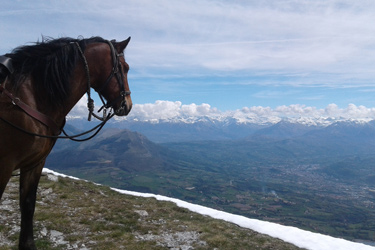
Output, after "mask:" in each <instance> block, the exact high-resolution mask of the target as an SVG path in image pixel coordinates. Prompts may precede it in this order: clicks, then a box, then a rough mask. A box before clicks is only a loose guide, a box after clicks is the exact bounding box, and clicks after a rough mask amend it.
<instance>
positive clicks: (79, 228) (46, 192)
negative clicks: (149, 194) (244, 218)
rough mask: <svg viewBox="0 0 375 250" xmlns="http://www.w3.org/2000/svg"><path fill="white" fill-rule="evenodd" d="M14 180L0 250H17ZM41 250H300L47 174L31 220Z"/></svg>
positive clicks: (2, 207)
mask: <svg viewBox="0 0 375 250" xmlns="http://www.w3.org/2000/svg"><path fill="white" fill-rule="evenodd" d="M17 193H18V178H17V177H13V178H12V180H11V182H10V183H9V184H8V187H7V189H6V191H5V193H4V195H3V198H2V200H1V201H0V250H3V249H17V247H16V246H17V241H18V234H19V225H20V214H19V208H18V194H17ZM34 221H35V222H34V224H35V225H34V231H35V239H36V245H37V247H38V248H39V249H82V250H84V249H175V250H177V249H184V250H188V249H298V248H297V247H295V246H293V245H291V244H288V243H285V242H283V241H281V240H278V239H274V238H271V237H269V236H266V235H261V234H259V233H257V232H254V231H251V230H248V229H243V228H239V227H238V226H236V225H233V224H231V223H227V222H224V221H220V220H215V219H212V218H209V217H206V216H202V215H199V214H196V213H193V212H190V211H188V210H186V209H183V208H179V207H177V206H176V205H175V204H173V203H170V202H161V201H157V200H156V199H153V198H141V197H132V196H127V195H123V194H119V193H116V192H114V191H112V190H110V189H109V188H107V187H103V186H98V185H95V184H92V183H88V182H84V181H76V180H71V179H67V178H61V177H56V176H54V175H46V176H43V177H42V179H41V183H40V185H39V188H38V200H37V207H36V213H35V220H34Z"/></svg>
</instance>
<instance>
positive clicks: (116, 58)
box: [76, 40, 131, 121]
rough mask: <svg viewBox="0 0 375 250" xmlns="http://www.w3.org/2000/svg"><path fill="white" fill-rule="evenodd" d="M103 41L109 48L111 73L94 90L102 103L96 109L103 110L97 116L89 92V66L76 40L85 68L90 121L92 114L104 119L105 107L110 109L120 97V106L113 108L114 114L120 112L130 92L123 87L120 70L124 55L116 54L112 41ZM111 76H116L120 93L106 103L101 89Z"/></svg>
mask: <svg viewBox="0 0 375 250" xmlns="http://www.w3.org/2000/svg"><path fill="white" fill-rule="evenodd" d="M105 42H106V43H107V44H108V45H109V47H110V49H111V57H112V65H113V68H112V70H111V74H110V75H109V76H108V78H107V80H106V81H105V83H104V84H103V85H102V86H101V87H100V88H99V89H96V92H97V93H98V94H99V97H100V100H101V101H102V103H103V106H102V107H101V108H100V109H99V110H98V112H101V111H102V110H103V117H100V116H98V115H96V114H95V113H94V100H93V99H92V98H91V92H90V91H91V82H90V71H89V67H88V64H87V60H86V57H85V55H84V53H83V51H82V49H81V47H80V46H79V44H78V43H77V42H76V45H77V48H78V50H79V52H80V54H81V57H82V59H83V62H84V65H85V70H86V77H87V85H88V87H87V107H88V110H89V116H88V120H89V121H91V116H94V117H95V118H97V119H98V120H101V121H104V120H105V119H106V117H107V109H108V108H111V109H112V108H113V105H114V104H115V103H117V102H118V101H119V100H120V99H121V104H120V106H119V107H118V108H117V109H116V110H114V114H120V113H121V112H122V111H123V110H124V109H126V98H125V97H126V96H128V95H130V94H131V92H130V91H129V90H126V89H125V83H124V73H123V70H122V64H121V62H120V57H121V56H124V53H120V54H118V53H117V52H116V50H115V48H114V46H113V44H112V41H108V40H106V41H105ZM113 77H116V80H117V83H118V84H119V87H120V95H119V96H118V97H117V98H115V99H114V100H112V101H110V102H109V101H107V103H106V102H105V100H104V97H103V94H102V91H103V90H104V89H105V88H106V87H107V86H108V84H109V83H110V82H111V80H112V78H113ZM110 113H111V112H110Z"/></svg>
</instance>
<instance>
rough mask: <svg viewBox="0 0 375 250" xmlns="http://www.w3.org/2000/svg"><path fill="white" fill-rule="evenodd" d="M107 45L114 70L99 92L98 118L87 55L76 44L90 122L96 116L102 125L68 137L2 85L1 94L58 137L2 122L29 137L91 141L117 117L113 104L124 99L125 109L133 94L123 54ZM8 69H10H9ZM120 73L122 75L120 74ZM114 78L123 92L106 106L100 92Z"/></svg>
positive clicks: (9, 61)
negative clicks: (127, 88)
mask: <svg viewBox="0 0 375 250" xmlns="http://www.w3.org/2000/svg"><path fill="white" fill-rule="evenodd" d="M106 43H107V44H108V45H109V46H110V49H111V56H112V61H113V68H112V71H111V74H110V76H109V77H108V78H107V80H106V82H105V84H104V86H102V87H101V88H100V90H98V91H97V92H98V94H99V96H100V99H101V100H102V102H103V106H102V107H101V108H100V109H99V110H98V112H100V111H101V110H102V109H103V117H100V116H98V115H96V114H95V113H94V100H93V99H92V98H91V92H90V91H91V81H90V71H89V66H88V63H87V60H86V57H85V55H84V53H83V51H82V49H81V47H80V45H79V44H78V43H77V42H75V44H76V46H77V48H78V51H79V52H80V55H81V57H82V60H83V63H84V67H85V71H86V78H87V91H86V93H87V96H88V101H87V107H88V111H89V116H88V121H91V117H92V116H94V117H95V118H97V119H98V120H100V121H101V123H100V124H98V125H97V126H95V127H94V128H92V129H90V130H88V131H86V132H83V133H80V134H76V135H72V136H70V135H68V134H67V133H66V132H65V130H64V129H63V128H59V127H58V126H57V125H56V123H55V122H54V121H53V120H52V119H51V118H50V117H48V116H46V115H44V114H42V113H40V112H39V111H37V110H35V109H33V108H31V107H30V106H29V105H27V104H26V103H24V102H23V101H21V100H20V99H19V98H18V97H15V96H14V95H13V94H12V93H10V92H9V91H8V90H6V89H5V88H4V87H3V86H2V85H1V84H0V93H4V94H5V95H6V96H7V97H8V98H9V99H10V100H11V102H12V104H13V105H16V106H18V107H20V108H21V109H22V110H23V111H24V112H25V113H26V114H28V115H29V116H31V117H33V118H34V119H36V120H38V121H39V122H41V123H43V124H44V125H46V126H47V127H50V128H51V129H52V130H53V133H54V134H57V135H42V134H36V133H33V132H30V131H27V130H25V129H23V128H21V127H19V126H17V125H15V124H13V123H11V122H9V121H8V120H5V119H4V118H2V117H0V120H2V121H4V122H5V123H7V124H9V125H10V126H12V127H14V128H16V129H18V130H20V131H22V132H24V133H26V134H28V135H31V136H37V137H42V138H51V139H70V140H73V141H77V142H82V141H87V140H90V139H92V138H93V137H95V136H96V135H97V134H98V133H99V132H100V131H101V129H102V128H103V127H104V125H105V124H106V123H107V122H108V121H109V120H110V119H111V118H112V117H113V116H115V113H116V111H114V113H112V105H113V103H115V102H116V101H117V100H118V99H119V98H123V100H124V101H122V102H121V105H120V108H119V109H118V110H121V109H124V107H125V105H126V100H125V98H124V97H125V96H126V95H130V93H131V92H130V91H125V87H124V82H123V77H124V76H123V73H122V70H121V62H120V60H119V56H121V55H122V54H117V53H115V49H114V47H113V44H112V42H110V41H106ZM4 58H5V57H4V56H2V57H1V59H4ZM2 61H3V60H2ZM2 61H0V65H4V66H8V65H9V63H11V59H10V58H7V63H8V64H7V65H5V64H4V63H3V62H2ZM10 65H11V64H10ZM7 69H8V67H7ZM9 71H10V73H11V72H12V71H13V68H12V69H11V70H9ZM119 71H120V72H121V73H119ZM113 76H116V78H117V81H118V83H119V85H120V89H121V92H120V95H119V97H117V98H116V99H115V100H113V101H111V102H110V103H108V102H107V104H105V102H104V99H103V97H102V94H101V93H100V92H101V91H102V90H103V89H104V88H105V87H106V86H107V85H108V83H109V82H110V81H111V79H112V78H113ZM108 108H111V110H110V112H109V113H108V114H107V109H108ZM65 121H66V120H65V119H64V123H63V125H62V127H64V125H65ZM95 130H96V131H95ZM94 131H95V132H94ZM61 132H63V133H64V135H65V136H59V134H60V133H61ZM92 132H94V134H92V135H90V136H89V137H87V138H84V139H76V138H78V137H81V136H84V135H87V134H89V133H92Z"/></svg>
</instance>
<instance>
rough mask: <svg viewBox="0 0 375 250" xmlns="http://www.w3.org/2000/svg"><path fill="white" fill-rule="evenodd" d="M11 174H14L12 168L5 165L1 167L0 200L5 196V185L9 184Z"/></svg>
mask: <svg viewBox="0 0 375 250" xmlns="http://www.w3.org/2000/svg"><path fill="white" fill-rule="evenodd" d="M11 176H12V169H10V168H6V167H3V168H1V167H0V200H1V197H3V193H4V190H5V187H6V186H7V184H8V182H9V179H10V177H11Z"/></svg>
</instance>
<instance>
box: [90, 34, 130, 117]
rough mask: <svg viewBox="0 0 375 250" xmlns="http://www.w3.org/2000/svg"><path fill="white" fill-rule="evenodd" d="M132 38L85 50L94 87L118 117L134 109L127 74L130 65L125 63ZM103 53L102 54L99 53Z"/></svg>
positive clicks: (106, 105) (96, 45) (107, 106)
mask: <svg viewBox="0 0 375 250" xmlns="http://www.w3.org/2000/svg"><path fill="white" fill-rule="evenodd" d="M129 41H130V37H129V38H128V39H126V40H124V41H121V42H116V41H115V40H112V41H106V42H105V43H99V44H91V45H88V46H87V48H86V49H85V56H86V58H87V62H88V65H89V68H90V69H89V70H90V73H91V74H90V77H92V78H93V79H92V87H93V88H94V89H95V91H96V92H97V93H98V94H99V96H100V98H101V99H102V101H103V103H104V100H103V97H104V98H105V99H106V100H107V103H106V104H104V107H105V108H113V110H114V112H115V114H116V115H118V116H125V115H127V114H129V112H130V110H131V108H132V100H131V97H130V93H131V92H130V90H129V84H128V79H127V73H128V71H129V65H128V64H127V63H126V62H125V57H124V50H125V48H126V46H127V45H128V43H129ZM98 52H102V53H98Z"/></svg>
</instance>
